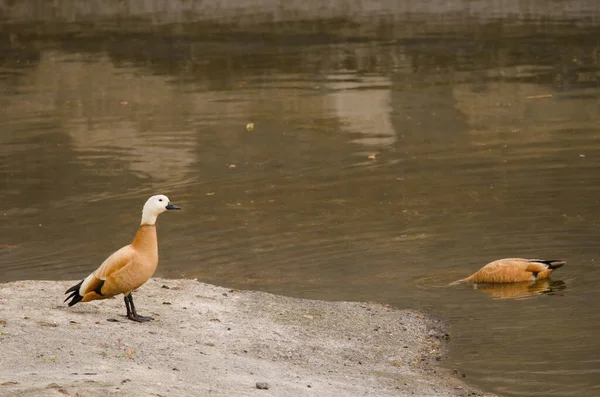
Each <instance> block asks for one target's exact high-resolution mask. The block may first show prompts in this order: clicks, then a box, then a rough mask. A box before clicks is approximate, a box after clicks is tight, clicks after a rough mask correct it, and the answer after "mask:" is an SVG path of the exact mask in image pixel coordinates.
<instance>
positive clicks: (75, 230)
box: [0, 24, 600, 396]
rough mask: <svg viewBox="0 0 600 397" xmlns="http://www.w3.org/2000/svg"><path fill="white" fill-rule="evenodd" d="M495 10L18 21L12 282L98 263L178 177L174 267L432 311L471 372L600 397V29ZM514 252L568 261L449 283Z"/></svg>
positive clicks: (510, 386)
mask: <svg viewBox="0 0 600 397" xmlns="http://www.w3.org/2000/svg"><path fill="white" fill-rule="evenodd" d="M494 26H495V28H494V29H491V30H490V31H484V32H483V33H482V31H481V30H478V33H477V34H473V35H469V34H456V35H446V34H445V35H435V34H428V35H421V36H419V35H416V36H413V37H411V38H410V39H405V40H403V39H392V40H385V41H373V40H352V41H344V40H332V39H331V38H327V37H320V36H316V37H315V36H310V37H309V38H307V37H303V36H295V35H288V36H281V35H272V36H262V35H256V36H238V35H227V36H217V37H213V36H206V38H204V39H197V38H196V39H189V38H188V39H183V38H180V39H168V38H165V37H161V36H157V35H121V36H120V35H118V34H111V35H105V36H103V35H97V36H93V37H87V38H79V39H76V38H73V37H69V38H68V39H67V38H60V37H59V38H56V39H47V38H46V39H43V40H42V39H19V38H18V37H15V36H9V37H7V38H6V40H4V41H2V42H1V43H0V46H1V47H2V48H1V49H2V51H1V55H0V57H1V58H2V59H0V86H1V88H0V143H1V146H0V172H1V175H2V177H1V178H0V186H1V190H0V215H1V216H2V229H1V232H2V234H1V240H0V247H1V249H0V281H10V280H20V279H57V280H58V279H77V278H82V277H83V276H85V275H87V274H88V273H89V272H90V271H91V270H93V269H94V268H95V267H96V266H97V265H98V264H99V263H100V262H101V261H102V260H103V259H104V258H105V257H106V255H107V254H109V253H110V252H112V251H113V250H114V249H116V248H118V247H120V246H121V245H124V244H126V243H127V242H128V241H129V240H130V238H131V237H132V235H133V233H134V232H135V230H136V228H137V224H138V222H139V218H140V211H141V206H142V204H143V203H144V201H145V200H146V198H147V197H148V196H149V195H151V194H155V193H159V192H160V193H165V194H167V195H169V197H170V198H171V200H172V201H173V202H174V203H176V204H178V205H181V206H182V207H183V208H184V211H182V212H180V213H169V214H164V215H162V216H161V217H160V220H159V240H160V245H161V247H160V249H161V263H160V266H159V269H158V272H157V275H158V276H162V277H186V278H195V277H197V278H198V279H200V280H202V281H205V282H208V283H214V284H218V285H222V286H228V287H237V288H249V289H256V290H263V291H270V292H275V293H281V294H285V295H289V296H298V297H307V298H315V299H327V300H339V299H344V300H372V301H380V302H386V303H390V304H393V305H396V306H398V307H406V308H416V309H422V310H426V311H428V312H431V313H433V314H435V315H438V316H440V317H442V318H444V319H446V320H448V323H449V325H450V333H451V335H452V350H451V352H450V355H449V357H448V359H447V360H446V361H445V363H446V365H447V366H448V367H450V368H458V369H459V370H460V371H462V372H464V373H466V375H467V378H466V380H467V381H470V382H472V383H474V384H476V385H479V386H481V387H483V388H485V389H486V390H489V391H493V392H497V393H500V394H503V395H506V396H531V395H536V396H597V395H600V344H598V338H597V332H598V329H599V328H600V288H599V286H600V268H599V266H598V265H597V262H598V261H600V244H599V241H600V225H599V223H600V202H599V199H600V188H599V186H600V184H599V182H600V171H599V169H598V167H599V166H600V139H599V138H600V112H599V111H600V28H593V27H589V28H586V29H583V28H577V27H576V26H573V25H569V26H564V25H562V24H556V25H548V26H542V27H540V25H539V24H532V25H519V26H518V27H511V25H510V24H507V25H506V26H504V25H502V24H499V25H494ZM513 28H514V29H513ZM249 123H253V129H252V128H247V125H248V124H249ZM233 165H235V167H234V166H233ZM512 256H522V257H543V258H549V259H553V258H561V259H564V260H566V261H567V262H568V264H567V266H565V267H564V268H562V269H560V270H559V271H557V272H556V273H555V276H554V277H553V281H552V283H551V284H548V285H537V286H533V287H531V286H525V287H523V288H520V289H511V288H509V289H503V290H498V289H496V290H492V291H486V290H484V289H481V290H474V289H472V288H470V287H465V286H458V287H456V286H455V287H448V286H447V284H448V283H449V282H450V281H453V280H455V279H457V278H459V277H463V276H466V275H468V274H469V273H471V272H472V271H474V270H475V269H477V268H478V267H479V266H481V265H483V264H485V263H487V262H489V261H491V260H493V259H497V258H502V257H512ZM541 291H545V292H546V293H539V292H541ZM502 297H504V298H511V297H512V298H515V297H519V298H520V299H498V298H502ZM49 298H50V299H56V300H57V302H58V301H59V299H61V298H62V297H54V298H53V297H49Z"/></svg>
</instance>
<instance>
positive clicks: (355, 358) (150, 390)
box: [0, 279, 484, 397]
mask: <svg viewBox="0 0 600 397" xmlns="http://www.w3.org/2000/svg"><path fill="white" fill-rule="evenodd" d="M74 283H75V281H60V282H57V281H20V282H12V283H6V284H0V363H1V364H0V368H1V370H0V395H2V396H44V397H46V396H79V397H89V396H103V397H107V396H121V395H127V396H130V397H138V396H139V397H142V396H143V397H146V396H165V397H166V396H229V397H231V396H265V397H266V396H331V397H333V396H336V397H339V396H413V395H414V396H483V395H484V394H483V393H480V392H478V391H476V390H473V389H471V388H469V387H468V386H467V385H465V384H464V383H463V381H462V380H461V379H460V376H457V375H455V374H452V373H451V371H449V370H445V369H442V368H440V367H439V366H438V365H437V362H438V361H440V360H442V358H443V355H444V350H445V344H446V343H447V339H448V335H447V334H446V333H445V332H444V330H443V329H442V324H441V323H440V322H439V321H437V320H435V319H432V318H429V317H427V316H425V315H423V314H421V313H418V312H415V311H411V310H398V309H394V308H391V307H388V306H384V305H381V304H376V303H360V302H356V303H351V302H323V301H312V300H302V299H292V298H286V297H282V296H278V295H272V294H267V293H262V292H254V291H239V290H229V289H225V288H220V287H215V286H212V285H208V284H204V283H201V282H198V281H193V280H166V279H152V280H150V281H149V282H148V283H147V284H146V285H144V286H143V287H142V288H141V289H140V291H139V292H137V293H135V294H134V297H135V302H136V305H137V308H138V312H139V313H140V314H141V315H152V316H153V317H154V318H155V319H156V320H155V321H152V322H149V323H142V324H139V323H134V322H131V321H129V320H128V319H127V318H125V317H124V313H125V306H124V304H123V300H122V299H121V298H114V299H110V300H106V301H103V302H92V303H85V304H78V305H76V306H74V307H72V308H69V307H67V305H66V304H63V303H62V299H61V298H62V297H63V292H64V291H65V290H66V289H67V288H68V287H69V286H71V285H73V284H74Z"/></svg>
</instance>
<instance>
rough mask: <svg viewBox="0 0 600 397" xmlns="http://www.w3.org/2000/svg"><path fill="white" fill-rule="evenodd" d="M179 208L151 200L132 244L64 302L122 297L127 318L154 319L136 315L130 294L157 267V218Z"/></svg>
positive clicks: (161, 199) (73, 289)
mask: <svg viewBox="0 0 600 397" xmlns="http://www.w3.org/2000/svg"><path fill="white" fill-rule="evenodd" d="M178 209H180V208H179V207H177V206H176V205H173V204H171V202H170V201H169V198H168V197H167V196H164V195H156V196H152V197H150V198H149V199H148V201H146V204H145V205H144V208H143V210H142V221H141V224H140V227H139V229H138V231H137V234H136V235H135V238H134V239H133V242H132V243H131V244H129V245H126V246H124V247H123V248H121V249H119V250H117V251H116V252H114V253H113V254H112V255H110V256H109V257H108V258H106V260H105V261H104V262H102V264H101V265H100V266H99V267H98V269H96V270H95V271H93V272H92V273H91V274H90V275H89V276H87V277H86V278H85V279H83V280H81V282H79V283H78V284H75V285H74V286H72V287H71V288H69V289H68V290H67V292H66V294H70V295H69V296H68V297H67V299H65V302H66V301H68V300H70V302H69V306H73V305H75V304H77V303H78V302H90V301H94V300H99V299H106V298H110V297H113V296H115V295H118V294H123V295H124V301H125V307H126V309H127V318H129V319H131V320H133V321H139V322H141V321H148V320H151V319H152V318H151V317H144V316H140V315H138V314H137V311H136V309H135V305H134V304H133V296H132V295H131V292H132V291H133V290H135V289H137V288H139V287H141V286H142V285H143V284H144V283H145V282H146V281H148V279H150V277H152V275H153V274H154V271H155V270H156V267H157V265H158V241H157V237H156V226H155V224H156V218H157V217H158V215H159V214H161V213H162V212H164V211H167V210H178Z"/></svg>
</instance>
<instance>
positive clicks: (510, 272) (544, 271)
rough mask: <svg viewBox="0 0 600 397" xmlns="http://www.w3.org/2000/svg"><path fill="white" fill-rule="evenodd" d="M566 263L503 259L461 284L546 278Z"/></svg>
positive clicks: (559, 261) (492, 263) (514, 281)
mask: <svg viewBox="0 0 600 397" xmlns="http://www.w3.org/2000/svg"><path fill="white" fill-rule="evenodd" d="M565 264H566V262H564V261H561V260H556V259H551V260H544V259H523V258H505V259H498V260H495V261H493V262H490V263H488V264H487V265H485V266H484V267H482V268H481V269H479V270H478V271H476V272H475V273H473V274H472V275H470V276H469V277H467V278H464V279H462V280H459V281H462V282H470V283H518V282H521V281H537V280H542V279H545V278H548V277H549V276H550V273H552V272H553V271H554V270H555V269H558V268H559V267H562V266H563V265H565Z"/></svg>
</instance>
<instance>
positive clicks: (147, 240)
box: [131, 224, 158, 258]
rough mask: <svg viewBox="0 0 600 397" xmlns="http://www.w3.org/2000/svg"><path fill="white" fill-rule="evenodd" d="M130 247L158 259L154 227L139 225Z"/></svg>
mask: <svg viewBox="0 0 600 397" xmlns="http://www.w3.org/2000/svg"><path fill="white" fill-rule="evenodd" d="M131 245H132V246H133V247H134V248H136V249H137V250H138V251H139V252H146V253H148V254H150V255H153V256H156V257H157V258H158V239H157V237H156V226H155V225H143V224H142V225H141V226H140V228H139V229H138V231H137V233H136V235H135V237H134V239H133V242H132V243H131Z"/></svg>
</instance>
